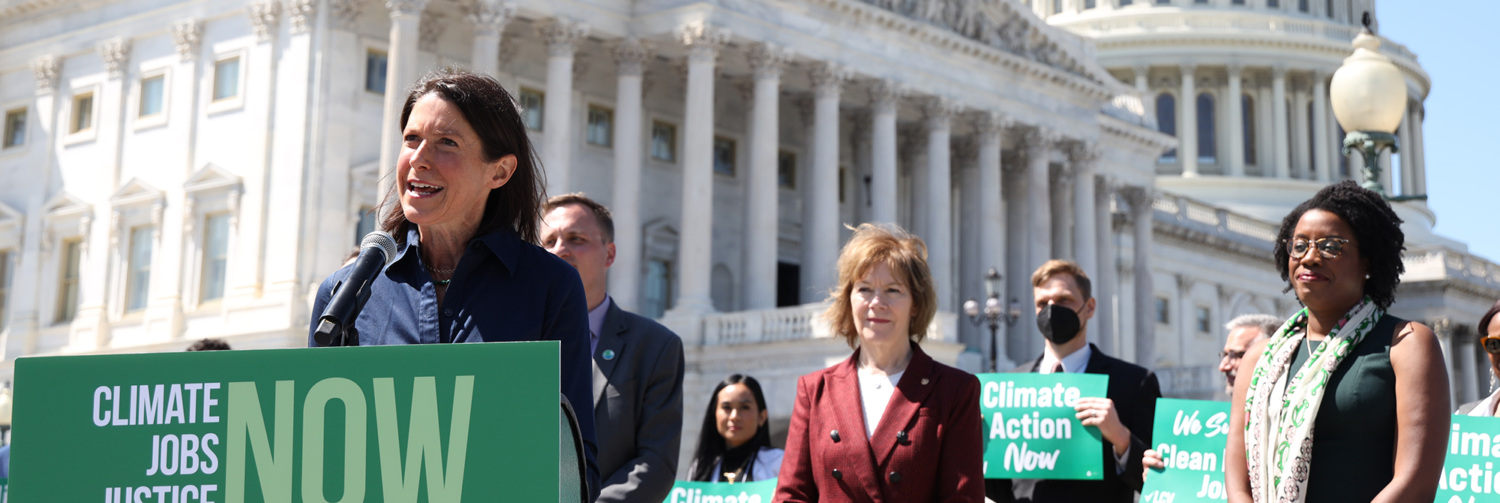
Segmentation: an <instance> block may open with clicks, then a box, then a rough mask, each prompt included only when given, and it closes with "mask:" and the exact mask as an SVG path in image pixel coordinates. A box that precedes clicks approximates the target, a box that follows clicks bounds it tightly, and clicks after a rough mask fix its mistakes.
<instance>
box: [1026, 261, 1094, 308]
mask: <svg viewBox="0 0 1500 503" xmlns="http://www.w3.org/2000/svg"><path fill="white" fill-rule="evenodd" d="M1063 274H1067V275H1069V276H1072V277H1073V282H1074V283H1077V284H1078V293H1079V294H1081V295H1083V300H1084V301H1088V300H1089V299H1092V298H1094V289H1093V286H1092V285H1091V284H1090V282H1089V275H1088V273H1085V272H1083V268H1082V267H1079V266H1078V263H1077V262H1073V261H1071V260H1058V259H1052V260H1048V261H1047V263H1045V264H1042V266H1041V267H1038V268H1036V272H1034V273H1031V286H1033V287H1038V286H1042V283H1046V282H1047V280H1050V279H1052V278H1053V277H1056V276H1059V275H1063Z"/></svg>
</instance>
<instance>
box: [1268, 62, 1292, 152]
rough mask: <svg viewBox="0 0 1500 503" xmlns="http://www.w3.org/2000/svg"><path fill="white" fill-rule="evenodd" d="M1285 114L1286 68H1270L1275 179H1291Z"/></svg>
mask: <svg viewBox="0 0 1500 503" xmlns="http://www.w3.org/2000/svg"><path fill="white" fill-rule="evenodd" d="M1286 114H1287V110H1286V66H1285V65H1277V66H1275V67H1272V68H1271V144H1272V145H1275V146H1276V148H1275V150H1274V151H1273V152H1274V157H1272V158H1271V166H1273V167H1274V169H1275V171H1274V173H1276V178H1291V177H1292V171H1291V168H1292V165H1291V155H1292V154H1291V145H1288V144H1287V141H1288V140H1290V139H1291V134H1290V133H1288V132H1287V131H1288V130H1287V126H1288V124H1287V115H1286Z"/></svg>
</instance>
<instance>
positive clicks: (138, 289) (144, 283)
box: [125, 227, 155, 313]
mask: <svg viewBox="0 0 1500 503" xmlns="http://www.w3.org/2000/svg"><path fill="white" fill-rule="evenodd" d="M153 234H155V230H153V229H152V228H151V227H136V228H134V229H131V230H130V264H129V269H128V270H127V272H126V274H127V275H128V276H127V277H126V278H125V312H127V313H128V312H131V311H139V310H141V309H145V308H146V298H147V293H148V290H147V289H148V287H150V286H151V240H152V235H153Z"/></svg>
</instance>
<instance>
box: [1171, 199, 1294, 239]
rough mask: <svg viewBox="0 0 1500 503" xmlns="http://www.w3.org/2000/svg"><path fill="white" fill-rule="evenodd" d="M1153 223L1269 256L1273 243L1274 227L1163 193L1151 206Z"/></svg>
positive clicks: (1198, 202)
mask: <svg viewBox="0 0 1500 503" xmlns="http://www.w3.org/2000/svg"><path fill="white" fill-rule="evenodd" d="M1151 207H1152V208H1153V209H1155V210H1156V220H1157V221H1158V222H1165V223H1171V224H1175V225H1178V226H1181V227H1185V228H1186V229H1187V230H1191V231H1196V232H1201V233H1205V234H1207V235H1210V236H1216V237H1221V238H1224V239H1227V240H1229V241H1233V242H1237V243H1240V244H1244V245H1247V246H1251V247H1253V248H1254V249H1258V250H1262V251H1265V252H1270V251H1271V249H1272V248H1274V244H1275V242H1276V231H1277V225H1276V224H1274V223H1271V222H1266V221H1263V220H1259V219H1256V218H1253V217H1249V216H1245V215H1241V214H1238V213H1232V212H1230V211H1229V210H1227V209H1224V208H1220V207H1216V206H1212V205H1209V204H1208V203H1204V202H1202V201H1197V200H1194V199H1189V198H1187V197H1184V196H1179V195H1175V194H1166V193H1163V194H1161V195H1159V196H1157V198H1156V200H1154V201H1152V202H1151Z"/></svg>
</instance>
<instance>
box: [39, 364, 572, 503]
mask: <svg viewBox="0 0 1500 503" xmlns="http://www.w3.org/2000/svg"><path fill="white" fill-rule="evenodd" d="M557 376H558V344H557V343H555V342H543V343H498V344H461V345H456V344H444V345H430V346H391V347H362V348H321V349H291V350H261V351H232V352H198V353H174V354H146V355H111V356H76V357H45V358H23V359H20V360H19V361H18V362H17V364H16V397H15V398H16V402H15V403H16V406H15V417H14V422H15V426H16V428H17V429H18V431H24V432H25V433H24V434H22V435H17V436H16V438H15V440H16V443H15V445H14V446H13V447H12V457H13V458H14V462H13V463H12V467H13V471H16V472H18V473H19V475H20V476H19V477H13V478H14V479H16V480H19V481H21V483H20V484H18V485H16V486H15V487H14V488H13V489H12V491H13V492H15V493H17V494H20V495H21V500H22V501H32V500H35V501H103V502H105V503H124V502H131V503H136V502H150V503H158V502H160V503H167V502H171V503H189V502H203V503H206V502H210V501H214V502H226V503H240V502H245V501H304V502H328V501H363V500H366V499H369V500H380V501H387V502H398V501H399V502H419V501H422V502H433V503H436V502H461V501H494V498H495V497H497V496H499V495H502V494H503V495H505V496H507V497H515V498H519V500H525V501H553V500H556V499H557V491H558V478H557V475H558V474H557V469H556V468H555V467H556V466H558V455H559V454H558V452H559V451H558V438H559V437H558V433H559V431H558V422H557V414H558V405H557V403H558V396H559V395H558V382H557ZM518 432H524V434H517V433H518ZM80 473H86V474H88V476H87V477H79V474H80Z"/></svg>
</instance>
